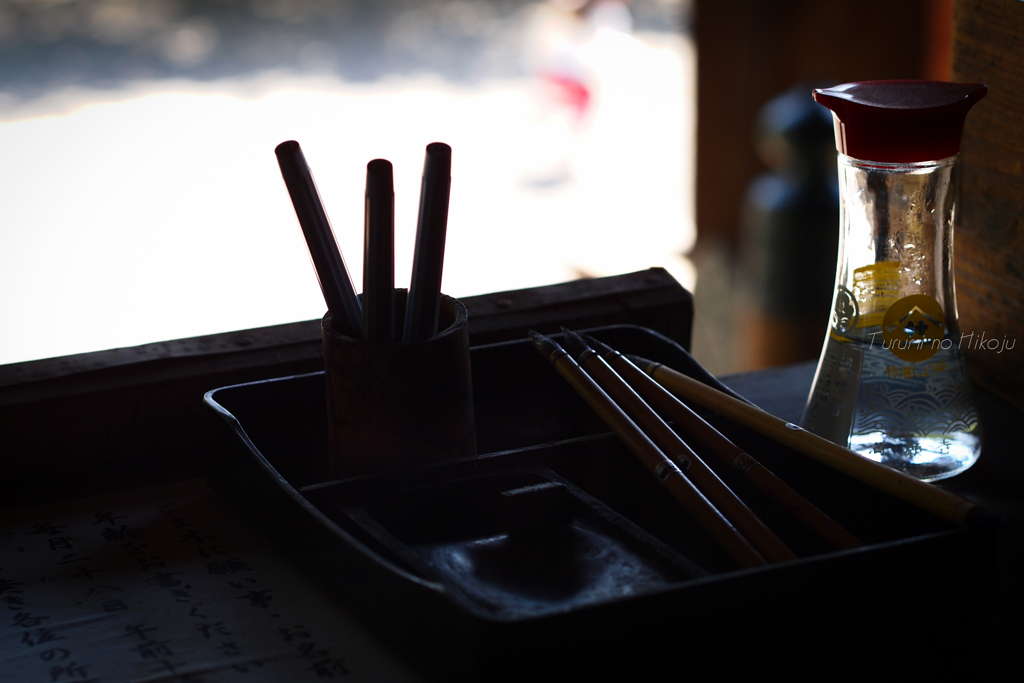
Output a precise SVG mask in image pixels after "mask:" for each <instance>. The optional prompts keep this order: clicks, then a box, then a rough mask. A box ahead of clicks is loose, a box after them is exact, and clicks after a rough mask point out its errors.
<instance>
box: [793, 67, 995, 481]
mask: <svg viewBox="0 0 1024 683" xmlns="http://www.w3.org/2000/svg"><path fill="white" fill-rule="evenodd" d="M984 94H985V86H984V85H982V84H978V83H975V84H954V83H939V82H930V81H867V82H862V83H848V84H845V85H842V86H836V87H834V88H829V89H825V90H817V91H815V94H814V97H815V99H816V100H817V101H818V102H819V103H821V104H824V105H825V106H826V107H828V108H829V109H831V110H832V113H833V120H834V122H835V124H836V146H837V149H838V150H839V157H838V159H839V161H838V166H839V193H840V226H839V229H840V238H839V260H838V265H837V272H836V286H835V292H834V295H833V302H832V317H831V320H830V323H829V329H828V333H827V334H826V337H825V344H824V347H823V349H822V352H821V358H820V360H819V362H818V369H817V372H816V374H815V376H814V383H813V385H812V388H811V393H810V395H809V396H808V399H807V407H806V409H805V411H804V417H803V426H804V428H805V429H808V430H809V431H812V432H814V433H816V434H818V435H820V436H823V437H825V438H827V439H829V440H831V441H834V442H836V443H840V444H843V445H845V446H848V447H849V448H851V449H853V450H855V451H857V452H858V453H860V454H861V455H863V456H865V457H867V458H870V459H872V460H875V461H876V462H880V463H882V464H884V465H887V466H889V467H892V468H894V469H897V470H900V471H902V472H905V473H907V474H909V475H911V476H914V477H917V478H919V479H923V480H926V481H930V480H936V479H943V478H945V477H950V476H953V475H955V474H957V473H959V472H962V471H963V470H965V469H967V468H968V467H970V466H971V465H973V464H974V462H975V461H976V460H977V459H978V456H979V454H980V452H981V422H980V420H979V419H978V412H977V410H976V409H975V406H974V402H973V401H972V398H971V389H970V382H969V380H968V378H967V373H966V370H965V367H964V360H963V356H962V354H961V351H962V349H965V348H967V347H968V345H969V342H970V340H966V343H965V340H964V339H963V337H962V335H961V332H960V328H959V325H958V322H957V308H956V293H955V291H954V284H953V230H954V222H955V220H956V215H957V203H958V201H959V198H958V187H959V176H960V170H959V169H960V156H959V147H960V135H961V131H962V128H963V122H964V117H965V116H966V114H967V112H968V110H969V109H970V107H971V106H972V105H973V104H974V103H975V102H977V101H978V100H980V99H981V98H982V97H983V96H984Z"/></svg>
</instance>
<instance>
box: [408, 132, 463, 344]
mask: <svg viewBox="0 0 1024 683" xmlns="http://www.w3.org/2000/svg"><path fill="white" fill-rule="evenodd" d="M451 173H452V148H451V147H449V146H448V145H446V144H444V143H443V142H432V143H430V144H429V145H427V158H426V161H425V162H424V164H423V184H422V186H421V187H420V214H419V222H418V224H417V226H416V251H415V253H414V254H413V260H412V282H411V283H410V285H409V299H408V304H407V306H406V309H405V328H404V332H403V334H402V340H403V341H407V342H410V341H423V340H424V339H429V338H430V337H433V336H434V335H435V334H437V315H438V305H439V304H440V294H441V272H442V270H443V268H444V240H445V233H446V231H447V229H448V195H449V191H450V189H451V182H452V178H451Z"/></svg>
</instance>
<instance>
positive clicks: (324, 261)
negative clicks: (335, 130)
mask: <svg viewBox="0 0 1024 683" xmlns="http://www.w3.org/2000/svg"><path fill="white" fill-rule="evenodd" d="M274 152H275V153H276V154H277V163H278V165H279V166H280V167H281V175H282V176H283V177H284V184H285V185H286V186H287V187H288V194H289V195H290V196H291V198H292V206H294V207H295V215H296V216H297V217H298V219H299V226H300V227H301V228H302V234H303V235H304V236H305V238H306V247H307V248H308V249H309V255H310V258H312V259H313V269H314V270H315V271H316V277H317V280H319V281H320V290H321V291H322V292H323V293H324V300H325V301H326V302H327V309H328V310H329V311H330V312H331V321H332V323H333V325H334V328H335V329H336V330H337V331H338V332H341V333H343V334H349V335H351V336H353V337H355V338H357V339H358V338H359V337H361V336H362V312H361V311H360V306H359V299H357V298H356V290H355V287H354V286H353V284H352V276H351V275H349V272H348V266H346V265H345V258H344V257H343V256H342V255H341V250H340V249H338V243H337V241H336V240H335V239H334V231H333V230H331V223H330V221H329V220H328V219H327V214H326V213H325V212H324V206H323V204H322V203H321V201H320V193H319V192H317V189H316V183H315V182H313V174H312V173H310V171H309V165H308V164H306V157H305V155H303V153H302V148H301V147H299V143H297V142H295V141H294V140H289V141H287V142H282V143H281V144H280V145H278V146H277V148H276V149H275V150H274Z"/></svg>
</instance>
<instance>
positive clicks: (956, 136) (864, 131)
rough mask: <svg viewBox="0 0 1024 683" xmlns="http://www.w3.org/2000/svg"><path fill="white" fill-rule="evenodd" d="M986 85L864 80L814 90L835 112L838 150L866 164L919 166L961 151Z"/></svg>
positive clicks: (820, 99) (823, 102) (816, 97)
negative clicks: (963, 136) (967, 120)
mask: <svg viewBox="0 0 1024 683" xmlns="http://www.w3.org/2000/svg"><path fill="white" fill-rule="evenodd" d="M986 92H988V88H987V87H986V86H985V85H984V84H982V83H945V82H942V81H862V82H859V83H846V84H844V85H837V86H835V87H832V88H824V89H821V90H815V91H814V99H815V100H816V101H818V102H820V103H821V104H823V105H825V106H826V107H828V108H829V109H831V110H832V118H833V120H834V121H835V126H836V149H838V150H839V151H840V152H841V153H843V154H845V155H847V156H851V157H854V158H855V159H863V160H865V161H885V162H915V161H934V160H937V159H945V158H946V157H951V156H953V155H954V154H957V153H958V152H959V151H960V134H961V133H962V132H963V128H964V117H966V116H967V111H968V110H969V109H970V108H971V107H972V106H973V105H974V103H975V102H977V101H978V100H980V99H981V98H982V97H984V96H985V93H986Z"/></svg>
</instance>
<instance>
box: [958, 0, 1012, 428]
mask: <svg viewBox="0 0 1024 683" xmlns="http://www.w3.org/2000/svg"><path fill="white" fill-rule="evenodd" d="M952 74H953V80H955V81H966V82H969V81H980V82H982V83H985V84H987V85H988V88H989V90H988V95H987V96H986V97H985V99H983V100H982V101H981V102H979V103H978V104H977V105H975V106H974V108H973V109H972V111H971V113H970V114H968V116H967V122H966V125H965V126H964V137H963V143H962V145H961V155H962V159H963V168H964V171H963V193H962V196H961V202H960V219H959V221H958V225H957V228H956V234H955V236H954V242H955V249H956V255H955V259H954V268H955V271H956V294H957V306H958V308H959V313H960V327H961V330H962V332H963V333H964V334H966V335H970V334H972V333H973V334H974V336H973V337H967V338H965V339H964V343H963V344H962V345H961V348H965V347H969V348H967V351H966V353H967V357H968V359H967V362H968V368H969V370H970V372H971V375H972V377H973V378H974V379H975V381H977V382H980V383H981V384H984V385H985V386H986V387H987V388H988V389H990V390H991V391H993V392H995V393H997V394H999V395H1001V396H1002V397H1003V398H1005V399H1007V400H1008V401H1011V402H1012V403H1014V404H1016V405H1017V406H1018V407H1020V408H1024V349H1022V347H1024V2H1017V1H1015V0H957V1H956V3H955V6H954V15H953V69H952ZM983 335H984V341H983V340H982V336H983ZM1004 339H1005V340H1006V342H1005V343H1006V345H1007V346H1009V344H1014V347H1013V348H1012V349H1007V348H1004V346H1003V340H1004ZM979 342H982V343H979ZM990 344H991V345H992V347H990ZM981 347H984V348H981Z"/></svg>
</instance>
